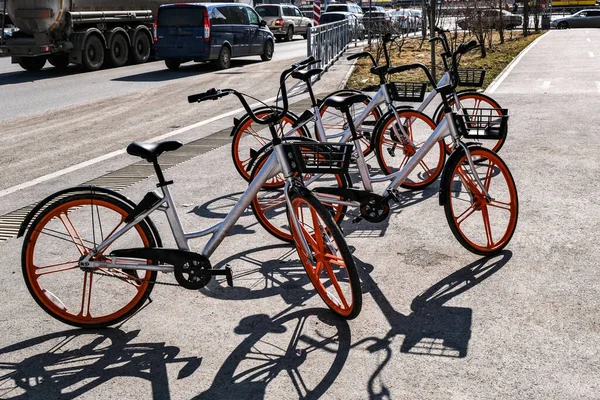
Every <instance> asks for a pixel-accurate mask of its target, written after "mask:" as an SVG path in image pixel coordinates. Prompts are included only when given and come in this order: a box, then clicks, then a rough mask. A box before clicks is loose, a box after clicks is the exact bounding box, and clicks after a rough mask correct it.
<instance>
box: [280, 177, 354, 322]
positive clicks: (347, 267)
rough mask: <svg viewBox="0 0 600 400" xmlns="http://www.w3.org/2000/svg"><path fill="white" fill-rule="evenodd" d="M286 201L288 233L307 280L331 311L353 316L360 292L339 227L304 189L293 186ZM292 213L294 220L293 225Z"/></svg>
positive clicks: (342, 315) (346, 316) (347, 317)
mask: <svg viewBox="0 0 600 400" xmlns="http://www.w3.org/2000/svg"><path fill="white" fill-rule="evenodd" d="M290 201H291V203H292V209H291V210H289V213H290V215H289V217H290V226H291V227H293V228H292V235H293V238H294V243H295V245H296V251H297V252H298V257H299V258H300V262H302V265H303V266H304V269H305V270H306V273H307V274H308V276H309V278H310V281H311V282H312V284H313V286H314V287H315V289H316V290H317V292H318V293H319V296H321V299H323V301H324V302H325V304H327V306H328V307H329V308H330V309H331V310H332V311H333V312H334V313H335V314H337V315H339V316H340V317H343V318H346V319H352V318H356V317H357V316H358V314H359V313H360V310H361V308H362V291H361V288H360V281H359V279H358V273H357V272H356V265H355V264H354V259H353V258H352V254H351V253H350V250H349V249H348V245H347V244H346V240H345V239H344V236H343V235H342V232H341V230H340V228H339V226H337V224H336V223H335V222H334V221H333V218H332V217H331V213H330V212H329V210H327V208H326V207H325V206H324V205H323V204H321V203H320V202H319V201H318V200H317V198H316V197H314V196H313V195H312V194H311V193H310V192H309V191H308V189H306V188H303V187H293V188H292V189H290ZM292 215H293V216H294V217H295V218H296V219H297V221H298V226H297V227H296V226H295V225H294V223H293V221H292V219H291V218H292ZM303 242H305V243H306V245H307V246H308V248H306V249H305V247H304V245H303Z"/></svg>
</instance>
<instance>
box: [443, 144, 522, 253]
mask: <svg viewBox="0 0 600 400" xmlns="http://www.w3.org/2000/svg"><path fill="white" fill-rule="evenodd" d="M470 152H471V156H472V157H473V159H476V160H477V162H475V163H474V164H473V165H474V167H475V169H474V170H473V169H472V168H471V166H470V165H469V162H468V160H467V156H466V154H465V153H464V152H462V155H460V156H459V157H451V158H450V160H449V161H448V164H447V165H446V168H448V170H447V171H446V172H445V174H446V173H449V176H448V177H447V179H446V178H445V179H444V181H443V182H442V187H441V195H442V201H443V203H444V211H445V213H446V219H447V220H448V224H449V225H450V229H451V230H452V233H453V234H454V237H456V239H457V240H458V241H459V242H460V244H462V245H463V246H464V247H465V248H466V249H467V250H469V251H471V252H473V253H475V254H479V255H493V254H496V253H499V252H500V251H501V250H502V249H503V248H504V247H505V246H506V245H507V244H508V242H509V241H510V239H511V238H512V236H513V234H514V232H515V228H516V226H517V218H518V211H519V202H518V197H517V188H516V186H515V182H514V180H513V177H512V175H511V173H510V171H509V170H508V167H507V166H506V164H505V163H504V161H502V159H501V158H500V157H499V156H498V155H497V154H496V153H494V152H493V151H491V150H489V149H486V148H482V147H477V148H471V149H470ZM475 176H478V177H479V179H480V180H481V182H482V183H483V186H484V187H485V189H486V190H487V192H488V194H489V196H490V198H491V199H488V198H486V196H485V194H484V193H483V192H482V190H481V189H480V187H479V186H478V184H477V182H476V179H475Z"/></svg>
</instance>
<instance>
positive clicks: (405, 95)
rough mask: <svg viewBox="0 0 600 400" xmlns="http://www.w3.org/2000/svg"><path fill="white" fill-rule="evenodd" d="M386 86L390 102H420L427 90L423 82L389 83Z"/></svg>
mask: <svg viewBox="0 0 600 400" xmlns="http://www.w3.org/2000/svg"><path fill="white" fill-rule="evenodd" d="M386 86H387V89H388V92H389V93H390V97H391V98H392V100H394V101H405V102H413V103H420V102H422V101H423V98H425V90H426V89H427V84H426V83H423V82H390V83H388V84H387V85H386Z"/></svg>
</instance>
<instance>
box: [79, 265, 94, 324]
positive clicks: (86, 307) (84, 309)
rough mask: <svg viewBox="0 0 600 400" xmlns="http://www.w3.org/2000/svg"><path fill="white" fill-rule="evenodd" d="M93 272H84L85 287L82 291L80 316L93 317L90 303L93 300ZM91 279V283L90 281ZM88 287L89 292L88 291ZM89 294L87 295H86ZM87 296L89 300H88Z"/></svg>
mask: <svg viewBox="0 0 600 400" xmlns="http://www.w3.org/2000/svg"><path fill="white" fill-rule="evenodd" d="M93 276H94V273H93V272H87V271H86V272H84V276H83V289H82V293H81V310H80V311H79V314H78V315H80V316H83V317H91V315H90V303H91V300H92V286H93ZM88 280H89V283H88ZM86 287H87V293H86ZM86 294H87V296H86ZM86 298H87V301H86Z"/></svg>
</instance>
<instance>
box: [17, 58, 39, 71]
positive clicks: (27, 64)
mask: <svg viewBox="0 0 600 400" xmlns="http://www.w3.org/2000/svg"><path fill="white" fill-rule="evenodd" d="M19 65H20V66H21V68H23V69H24V70H26V71H34V72H35V71H39V70H41V69H42V68H44V65H46V57H43V56H37V57H23V58H22V59H21V61H19Z"/></svg>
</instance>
